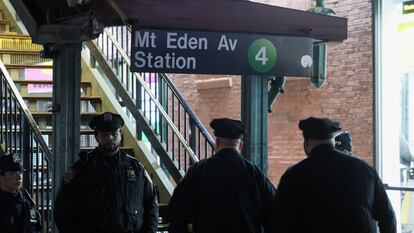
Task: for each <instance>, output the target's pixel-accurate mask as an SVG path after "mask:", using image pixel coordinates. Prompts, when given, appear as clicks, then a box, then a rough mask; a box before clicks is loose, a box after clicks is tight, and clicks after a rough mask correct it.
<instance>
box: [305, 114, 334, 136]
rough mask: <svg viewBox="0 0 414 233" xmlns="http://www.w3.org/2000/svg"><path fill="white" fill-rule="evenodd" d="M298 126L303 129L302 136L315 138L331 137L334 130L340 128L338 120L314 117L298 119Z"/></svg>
mask: <svg viewBox="0 0 414 233" xmlns="http://www.w3.org/2000/svg"><path fill="white" fill-rule="evenodd" d="M299 128H300V129H301V130H302V131H303V137H304V138H306V139H316V140H325V139H331V138H332V137H333V136H334V133H335V132H337V131H339V130H341V126H340V124H339V123H338V122H335V121H332V120H330V119H328V118H316V117H309V118H307V119H305V120H301V121H299Z"/></svg>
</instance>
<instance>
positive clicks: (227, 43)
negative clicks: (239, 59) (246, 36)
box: [217, 35, 237, 51]
mask: <svg viewBox="0 0 414 233" xmlns="http://www.w3.org/2000/svg"><path fill="white" fill-rule="evenodd" d="M236 45H237V39H234V40H232V39H227V37H226V35H222V36H221V38H220V42H219V45H218V48H217V50H221V49H223V48H224V49H225V50H226V51H228V50H231V51H234V50H235V49H236ZM229 46H230V47H229Z"/></svg>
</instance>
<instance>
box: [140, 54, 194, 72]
mask: <svg viewBox="0 0 414 233" xmlns="http://www.w3.org/2000/svg"><path fill="white" fill-rule="evenodd" d="M134 58H135V61H134V65H135V67H136V68H150V69H152V68H156V69H163V68H166V69H179V70H183V69H187V70H194V69H196V64H197V62H196V58H195V57H183V56H177V57H176V56H175V53H166V54H165V55H164V56H154V55H153V54H152V53H151V52H148V53H145V52H143V51H139V52H136V53H135V56H134Z"/></svg>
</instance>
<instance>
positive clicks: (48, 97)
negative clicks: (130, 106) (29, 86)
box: [22, 95, 102, 102]
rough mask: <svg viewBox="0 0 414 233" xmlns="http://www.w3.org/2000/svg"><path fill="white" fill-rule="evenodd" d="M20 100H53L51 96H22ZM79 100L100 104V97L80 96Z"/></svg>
mask: <svg viewBox="0 0 414 233" xmlns="http://www.w3.org/2000/svg"><path fill="white" fill-rule="evenodd" d="M22 98H23V99H25V100H52V99H53V97H52V95H22ZM81 100H84V101H93V102H101V101H102V98H101V97H100V96H81Z"/></svg>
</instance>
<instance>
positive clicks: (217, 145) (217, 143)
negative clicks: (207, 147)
mask: <svg viewBox="0 0 414 233" xmlns="http://www.w3.org/2000/svg"><path fill="white" fill-rule="evenodd" d="M219 147H220V139H218V138H216V148H215V149H216V150H217V148H219Z"/></svg>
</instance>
